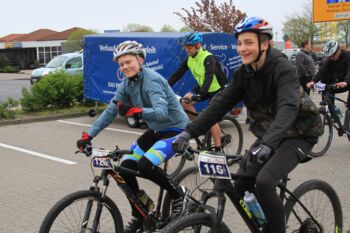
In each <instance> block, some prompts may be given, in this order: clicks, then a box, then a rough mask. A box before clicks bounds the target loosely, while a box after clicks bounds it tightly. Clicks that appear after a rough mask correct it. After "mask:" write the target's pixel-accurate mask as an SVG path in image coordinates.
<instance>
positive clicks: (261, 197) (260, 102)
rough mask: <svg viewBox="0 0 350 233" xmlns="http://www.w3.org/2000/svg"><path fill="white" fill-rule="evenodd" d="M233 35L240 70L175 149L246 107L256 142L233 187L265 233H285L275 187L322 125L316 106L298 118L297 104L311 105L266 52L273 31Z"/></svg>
mask: <svg viewBox="0 0 350 233" xmlns="http://www.w3.org/2000/svg"><path fill="white" fill-rule="evenodd" d="M234 33H235V35H236V38H237V51H238V53H239V55H240V57H241V59H242V63H243V64H242V65H241V66H240V67H239V68H238V69H237V70H236V71H235V72H234V74H233V78H232V80H231V82H230V83H229V84H228V86H227V87H226V88H225V89H223V90H222V91H221V92H219V93H218V94H217V95H216V96H215V98H213V100H212V101H211V102H210V104H209V107H208V108H207V109H206V110H205V111H204V112H203V113H201V114H200V115H199V117H198V118H197V119H196V121H193V122H192V123H190V124H189V125H188V126H187V127H186V129H185V131H184V132H182V133H180V134H179V136H178V137H177V139H176V140H175V142H174V143H173V147H174V149H175V150H176V151H178V152H181V150H183V148H185V147H186V145H187V144H188V143H189V139H190V138H191V137H195V136H198V135H201V134H203V133H204V132H205V131H206V130H208V129H209V128H210V127H211V126H212V125H213V124H215V123H216V122H218V121H220V119H221V118H222V117H223V116H224V115H225V114H226V113H227V112H229V111H230V110H231V109H232V107H233V106H235V104H237V103H238V102H240V101H244V104H245V105H246V107H247V110H248V111H249V113H250V117H251V119H252V120H253V123H252V124H251V131H252V133H253V134H254V135H255V136H256V137H257V139H256V141H255V143H254V144H253V145H252V146H251V148H250V149H249V151H247V153H246V154H245V155H244V157H243V159H242V161H241V163H240V169H239V170H238V174H241V175H243V176H245V177H250V179H249V178H246V179H238V180H236V181H235V184H234V185H235V187H236V188H237V189H238V190H239V191H240V194H241V195H242V197H243V196H244V193H245V191H249V192H254V193H255V194H256V197H257V199H258V201H259V203H260V205H261V207H262V209H263V211H264V213H265V216H266V219H267V224H266V226H264V227H265V229H264V230H263V232H264V233H285V232H286V223H285V212H284V206H283V203H282V201H281V198H280V197H279V195H278V194H277V193H276V186H277V185H278V184H279V182H280V180H281V179H282V178H284V177H286V176H287V175H288V173H289V172H291V171H292V170H293V169H294V168H295V167H296V166H297V165H298V164H299V162H301V161H303V160H305V159H307V156H306V155H307V154H308V152H309V151H310V150H311V148H312V146H313V145H314V144H315V143H316V142H317V138H318V136H319V135H320V134H321V133H323V127H322V120H321V118H320V115H319V113H318V110H317V108H316V106H315V105H313V106H314V108H313V110H310V112H309V111H308V113H310V115H308V116H307V117H308V118H309V119H310V121H308V122H306V121H304V120H303V119H304V118H302V117H298V116H299V114H303V113H302V112H301V111H304V110H305V109H299V107H300V99H301V98H305V99H304V100H305V101H310V105H312V104H313V103H312V101H311V99H310V98H309V97H308V96H307V95H306V96H302V94H303V93H304V92H303V91H302V90H301V89H300V84H299V81H298V79H297V77H296V72H295V69H294V67H293V65H292V64H291V63H290V62H289V61H288V59H287V57H286V56H285V55H284V54H283V53H282V52H280V51H279V50H277V49H274V48H271V47H270V43H269V42H270V40H271V39H272V28H271V26H270V25H269V24H268V23H267V21H265V20H264V19H262V18H258V17H251V18H246V19H243V20H242V21H241V22H240V23H239V24H238V25H237V26H236V28H235V30H234ZM308 103H309V102H308ZM297 129H298V130H297Z"/></svg>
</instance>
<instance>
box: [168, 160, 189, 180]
mask: <svg viewBox="0 0 350 233" xmlns="http://www.w3.org/2000/svg"><path fill="white" fill-rule="evenodd" d="M185 163H186V158H185V157H183V156H182V155H179V156H173V157H172V158H170V159H169V161H168V167H167V175H168V177H169V178H170V179H172V178H174V177H176V176H177V175H178V174H179V173H180V172H181V171H182V169H183V167H184V166H185Z"/></svg>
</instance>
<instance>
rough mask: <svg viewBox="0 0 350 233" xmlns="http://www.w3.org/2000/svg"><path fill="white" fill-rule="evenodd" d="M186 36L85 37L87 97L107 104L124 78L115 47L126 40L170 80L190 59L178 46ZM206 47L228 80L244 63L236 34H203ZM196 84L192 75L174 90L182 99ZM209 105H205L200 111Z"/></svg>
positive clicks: (110, 34)
mask: <svg viewBox="0 0 350 233" xmlns="http://www.w3.org/2000/svg"><path fill="white" fill-rule="evenodd" d="M182 36H184V33H147V32H133V33H106V34H98V35H88V36H84V97H85V98H89V99H94V100H96V101H99V102H104V103H108V102H109V100H110V99H111V98H112V97H113V96H114V94H115V91H116V88H117V86H118V84H119V83H120V82H121V81H122V80H123V79H124V78H125V77H124V76H123V74H122V73H121V72H120V70H119V67H118V65H117V64H116V63H115V62H113V60H112V59H113V50H114V48H115V46H117V45H118V44H119V43H121V42H123V41H125V40H136V41H137V42H139V43H141V44H143V46H144V47H145V48H146V50H147V57H146V60H145V66H146V67H149V68H152V69H154V70H156V71H157V72H159V73H160V74H161V75H163V77H164V78H166V79H168V78H169V76H170V75H171V74H172V73H173V72H174V71H175V70H176V69H177V68H178V67H179V66H180V64H181V62H182V60H184V59H185V58H186V56H187V54H186V52H185V50H184V49H183V48H182V47H181V46H180V44H179V43H178V41H179V38H181V37H182ZM203 40H204V43H203V47H204V48H205V49H207V50H208V51H209V52H211V53H213V54H215V55H216V56H217V57H218V59H219V61H220V62H221V65H222V68H223V70H224V72H225V74H226V75H227V76H228V78H229V79H231V77H232V71H233V70H234V69H235V68H236V67H238V66H239V65H240V63H241V61H240V58H239V56H238V54H237V51H236V40H235V38H234V35H233V34H225V33H211V32H209V33H203ZM195 86H197V83H196V81H195V79H194V78H193V76H192V74H191V73H190V72H187V73H186V74H185V75H184V77H183V78H182V79H181V80H179V81H178V83H177V84H176V85H175V86H174V87H173V88H174V91H175V92H176V93H177V94H179V95H181V96H182V95H184V94H185V93H186V92H188V91H190V90H192V89H193V88H194V87H195ZM206 104H207V103H202V104H201V105H199V106H198V109H201V108H203V107H204V106H205V105H206Z"/></svg>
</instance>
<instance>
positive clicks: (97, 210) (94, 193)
mask: <svg viewBox="0 0 350 233" xmlns="http://www.w3.org/2000/svg"><path fill="white" fill-rule="evenodd" d="M82 153H84V154H85V155H87V156H90V155H91V159H90V165H91V168H92V171H93V175H94V179H93V186H91V187H90V188H89V189H87V190H82V191H77V192H73V193H71V194H69V195H67V196H65V197H64V198H62V199H61V200H60V201H58V202H57V203H56V204H55V205H54V206H53V207H52V208H51V209H50V211H49V212H48V213H47V215H46V216H45V218H44V220H43V222H42V224H41V227H40V231H39V233H49V232H52V233H53V232H76V233H78V232H79V233H80V232H94V233H103V232H123V227H124V224H123V219H122V215H121V213H120V210H119V208H118V206H117V205H116V204H115V202H114V201H113V200H112V199H111V198H109V197H108V196H107V191H108V186H109V181H110V179H111V178H112V179H113V180H115V181H116V183H117V185H118V187H119V188H120V189H121V190H122V191H123V193H124V194H125V196H126V197H127V199H128V200H129V201H130V202H131V203H132V205H133V206H135V207H136V209H137V210H138V211H139V213H140V215H141V216H142V217H143V219H144V226H143V228H144V231H145V232H153V231H155V230H159V229H161V228H162V227H164V226H165V225H166V224H167V223H168V221H169V219H170V217H169V216H170V205H171V204H170V200H169V199H168V201H167V202H162V201H163V193H164V190H163V189H162V188H160V190H159V194H158V201H157V206H156V208H155V210H154V211H149V210H148V206H147V203H144V202H142V200H140V199H139V198H138V197H137V196H136V195H135V194H134V193H133V192H132V190H131V188H130V187H129V186H128V184H127V183H126V182H125V180H124V179H123V178H122V177H121V176H120V174H119V173H120V172H124V173H125V174H132V175H135V176H138V177H143V176H142V175H141V174H140V173H139V172H137V171H134V170H131V169H127V168H124V167H122V166H119V165H118V164H115V162H120V158H121V157H122V156H123V155H124V154H132V153H133V151H130V150H120V149H119V148H118V147H116V149H115V150H113V151H112V152H109V151H107V150H103V149H96V148H91V147H90V148H86V149H84V151H83V152H82ZM96 169H97V170H99V171H100V173H99V174H95V170H96ZM164 171H165V172H166V171H167V162H165V163H164ZM164 206H165V207H164ZM163 209H165V210H167V211H169V212H167V213H165V212H164V211H163Z"/></svg>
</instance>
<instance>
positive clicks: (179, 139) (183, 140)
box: [172, 131, 191, 153]
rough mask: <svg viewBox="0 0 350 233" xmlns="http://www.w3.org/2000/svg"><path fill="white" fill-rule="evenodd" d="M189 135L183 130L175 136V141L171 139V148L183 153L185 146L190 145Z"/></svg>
mask: <svg viewBox="0 0 350 233" xmlns="http://www.w3.org/2000/svg"><path fill="white" fill-rule="evenodd" d="M190 139H191V135H190V134H189V133H188V132H186V131H183V132H182V133H180V134H179V135H177V136H176V139H175V141H173V144H172V148H173V150H174V151H175V152H177V153H184V152H185V151H186V150H187V148H188V147H189V146H190Z"/></svg>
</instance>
